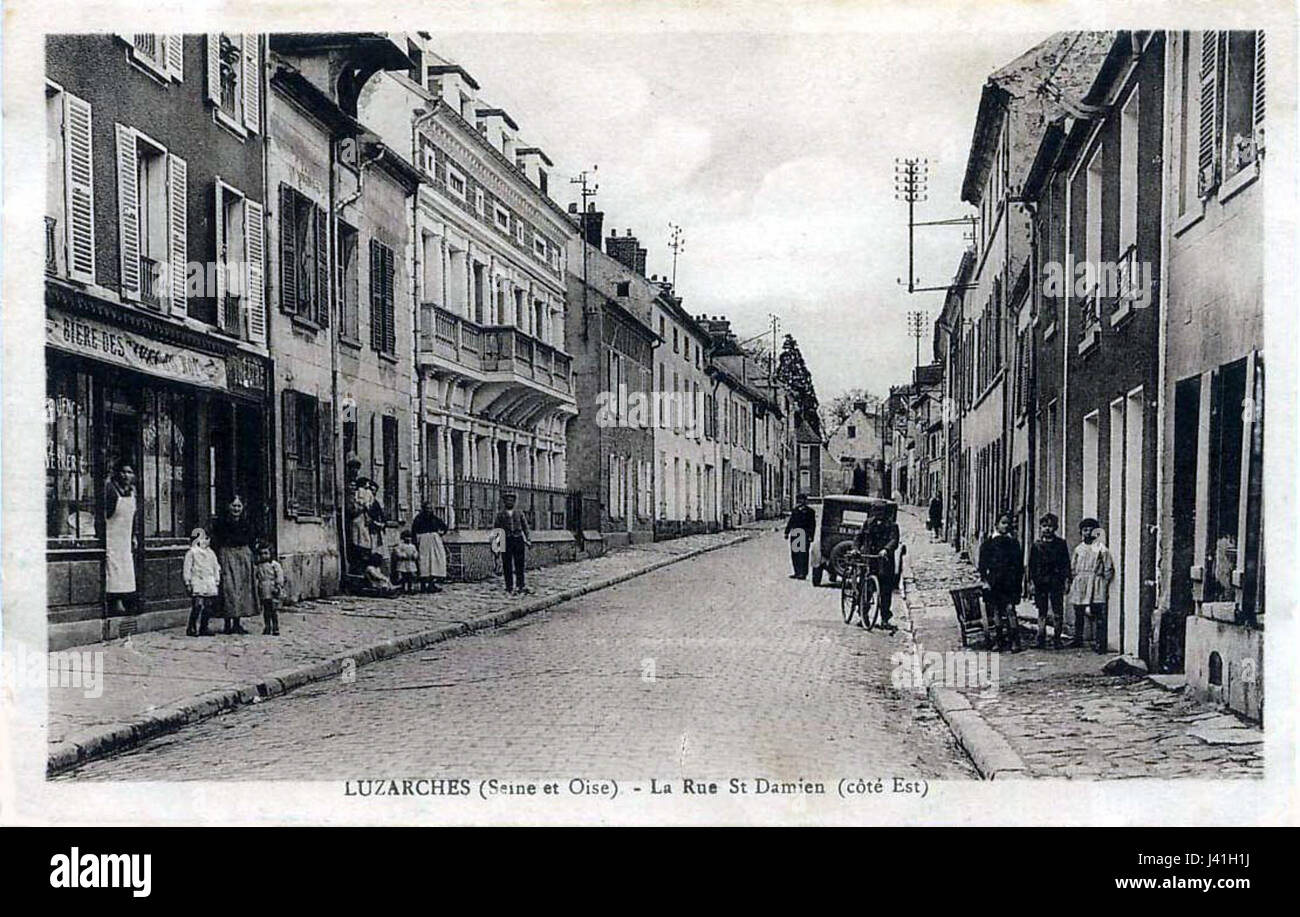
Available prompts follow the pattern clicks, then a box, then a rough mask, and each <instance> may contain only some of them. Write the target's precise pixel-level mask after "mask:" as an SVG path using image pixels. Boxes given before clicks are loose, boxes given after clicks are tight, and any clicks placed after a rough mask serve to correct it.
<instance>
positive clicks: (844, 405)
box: [820, 388, 880, 430]
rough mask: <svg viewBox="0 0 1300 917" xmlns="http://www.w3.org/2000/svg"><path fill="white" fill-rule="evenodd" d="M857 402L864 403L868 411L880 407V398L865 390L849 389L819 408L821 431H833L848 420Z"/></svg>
mask: <svg viewBox="0 0 1300 917" xmlns="http://www.w3.org/2000/svg"><path fill="white" fill-rule="evenodd" d="M859 401H865V402H866V403H867V409H868V410H871V409H873V408H877V407H879V405H880V397H879V396H878V395H873V394H872V393H871V392H869V391H867V390H866V389H865V388H851V389H849V390H848V391H846V392H841V393H840V394H838V395H836V396H835V397H834V398H832V399H831V400H830V401H829V402H827V403H826V404H824V405H822V406H821V411H820V413H821V420H822V429H824V430H834V429H836V428H838V427H839V426H840V425H841V424H842V423H844V421H846V420H848V418H849V415H850V414H852V413H853V406H854V405H855V404H857V403H858V402H859Z"/></svg>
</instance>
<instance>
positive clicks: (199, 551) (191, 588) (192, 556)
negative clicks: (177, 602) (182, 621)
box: [181, 528, 221, 637]
mask: <svg viewBox="0 0 1300 917" xmlns="http://www.w3.org/2000/svg"><path fill="white" fill-rule="evenodd" d="M181 575H182V576H183V577H184V579H185V591H186V592H188V593H189V594H190V621H189V624H187V625H186V626H185V635H186V636H188V637H210V636H211V634H210V633H209V632H208V615H209V614H211V603H212V600H213V599H215V598H216V597H217V593H218V591H219V586H220V584H221V564H220V563H219V562H218V561H217V554H216V552H215V551H213V550H212V548H211V547H209V545H208V533H207V531H205V530H204V529H202V528H196V529H195V530H194V531H192V532H190V549H189V550H188V551H186V552H185V562H184V564H183V565H182V567H181Z"/></svg>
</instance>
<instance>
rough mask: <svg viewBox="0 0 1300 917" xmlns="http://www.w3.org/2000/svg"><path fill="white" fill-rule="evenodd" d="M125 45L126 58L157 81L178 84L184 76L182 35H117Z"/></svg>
mask: <svg viewBox="0 0 1300 917" xmlns="http://www.w3.org/2000/svg"><path fill="white" fill-rule="evenodd" d="M118 38H120V39H122V41H124V42H126V44H127V56H128V57H129V58H130V59H131V61H132V62H133V63H135V64H138V65H139V66H141V67H143V68H144V69H145V70H146V71H147V72H149V73H151V74H152V75H154V76H157V77H158V78H159V79H161V80H164V81H167V80H171V81H173V82H180V81H181V80H182V79H184V76H185V64H184V61H185V50H184V36H183V35H159V34H156V33H152V32H148V33H138V34H124V35H119V36H118Z"/></svg>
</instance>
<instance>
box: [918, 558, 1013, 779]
mask: <svg viewBox="0 0 1300 917" xmlns="http://www.w3.org/2000/svg"><path fill="white" fill-rule="evenodd" d="M914 589H916V580H915V579H910V588H909V592H911V590H914ZM905 601H906V600H905ZM915 629H916V624H915V619H914V618H913V616H912V607H911V605H910V603H909V604H908V605H907V630H906V632H905V633H906V635H907V643H908V648H909V649H910V650H911V651H912V652H915V651H916V649H915V647H916V640H915V634H914V632H915ZM926 696H927V697H928V698H929V700H930V703H931V705H933V707H934V708H935V709H936V710H937V711H939V716H940V717H942V719H943V721H944V723H946V724H947V725H948V729H949V730H950V731H951V732H952V735H953V738H955V739H956V740H957V744H958V745H960V746H961V747H962V749H963V750H964V751H965V752H966V755H967V757H969V758H970V759H971V762H972V763H973V764H974V765H975V769H976V770H977V771H979V775H980V777H981V778H982V779H984V780H1011V779H1016V778H1025V777H1028V776H1029V768H1028V766H1027V765H1026V764H1025V762H1024V759H1022V758H1021V757H1020V755H1019V754H1017V753H1016V750H1015V749H1014V748H1012V747H1011V744H1010V743H1009V742H1007V740H1006V739H1005V738H1003V736H1002V734H1001V733H1000V732H998V731H997V730H996V729H994V728H993V727H992V726H990V725H989V724H988V721H987V720H985V719H984V717H982V716H980V714H979V713H978V712H976V710H975V708H973V707H972V706H971V703H970V701H969V700H967V699H966V695H964V694H962V693H961V692H960V691H955V690H953V689H952V688H944V687H940V686H938V685H928V686H927V687H926Z"/></svg>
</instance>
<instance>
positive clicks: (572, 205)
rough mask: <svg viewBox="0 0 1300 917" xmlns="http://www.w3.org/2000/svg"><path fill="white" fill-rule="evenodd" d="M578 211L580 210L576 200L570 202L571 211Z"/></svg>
mask: <svg viewBox="0 0 1300 917" xmlns="http://www.w3.org/2000/svg"><path fill="white" fill-rule="evenodd" d="M577 212H578V204H577V202H576V201H575V202H573V203H570V204H569V213H577Z"/></svg>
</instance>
